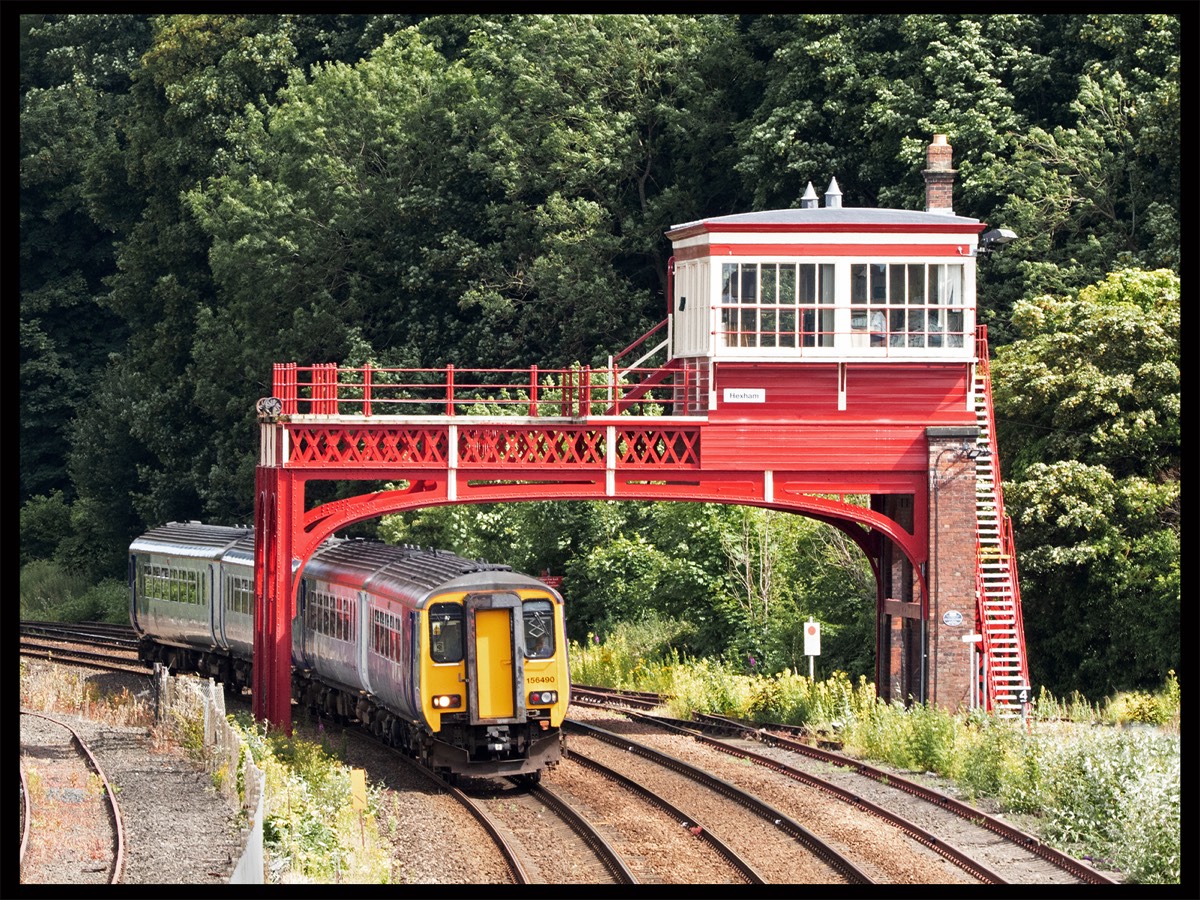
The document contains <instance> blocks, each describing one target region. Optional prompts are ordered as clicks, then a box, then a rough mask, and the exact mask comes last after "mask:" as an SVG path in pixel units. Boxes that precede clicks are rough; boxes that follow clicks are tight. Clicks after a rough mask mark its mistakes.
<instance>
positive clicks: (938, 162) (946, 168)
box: [923, 134, 958, 215]
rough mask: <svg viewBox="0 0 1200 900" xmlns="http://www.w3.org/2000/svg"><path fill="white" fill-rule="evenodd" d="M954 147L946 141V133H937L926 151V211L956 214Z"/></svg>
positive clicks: (956, 171) (956, 172)
mask: <svg viewBox="0 0 1200 900" xmlns="http://www.w3.org/2000/svg"><path fill="white" fill-rule="evenodd" d="M953 155H954V148H953V147H951V146H950V145H949V144H947V143H946V136H945V135H944V134H935V135H934V136H933V143H932V144H930V145H929V147H928V149H927V150H926V151H925V171H924V173H923V174H924V175H925V211H926V212H934V213H946V214H947V215H953V214H954V176H955V175H957V174H958V170H957V169H954V168H951V165H950V164H951V158H952V157H953Z"/></svg>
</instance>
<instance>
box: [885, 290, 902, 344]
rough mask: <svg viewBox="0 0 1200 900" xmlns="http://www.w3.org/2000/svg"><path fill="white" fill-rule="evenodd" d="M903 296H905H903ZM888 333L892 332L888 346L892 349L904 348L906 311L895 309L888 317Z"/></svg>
mask: <svg viewBox="0 0 1200 900" xmlns="http://www.w3.org/2000/svg"><path fill="white" fill-rule="evenodd" d="M902 296H903V295H902ZM888 331H890V332H891V337H890V339H889V340H888V345H889V346H891V347H903V346H904V310H903V309H893V310H892V311H891V314H890V315H889V316H888Z"/></svg>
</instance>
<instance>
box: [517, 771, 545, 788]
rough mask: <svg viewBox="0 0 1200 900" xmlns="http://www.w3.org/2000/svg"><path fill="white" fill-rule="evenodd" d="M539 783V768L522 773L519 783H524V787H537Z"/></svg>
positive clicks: (540, 781) (540, 777)
mask: <svg viewBox="0 0 1200 900" xmlns="http://www.w3.org/2000/svg"><path fill="white" fill-rule="evenodd" d="M541 783H542V770H541V769H538V770H537V771H536V772H526V773H525V774H524V775H522V776H521V784H523V785H525V787H537V786H538V785H539V784H541Z"/></svg>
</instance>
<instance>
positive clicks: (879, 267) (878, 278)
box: [871, 263, 887, 303]
mask: <svg viewBox="0 0 1200 900" xmlns="http://www.w3.org/2000/svg"><path fill="white" fill-rule="evenodd" d="M886 301H887V266H886V265H884V264H883V263H871V302H872V303H884V302H886Z"/></svg>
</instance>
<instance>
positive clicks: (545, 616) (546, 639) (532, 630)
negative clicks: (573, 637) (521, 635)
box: [521, 600, 554, 659]
mask: <svg viewBox="0 0 1200 900" xmlns="http://www.w3.org/2000/svg"><path fill="white" fill-rule="evenodd" d="M521 611H522V616H523V620H524V626H525V657H526V658H527V659H546V658H547V657H550V656H553V655H554V605H553V604H552V603H551V602H550V601H549V600H526V601H525V602H524V603H522V604H521Z"/></svg>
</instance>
